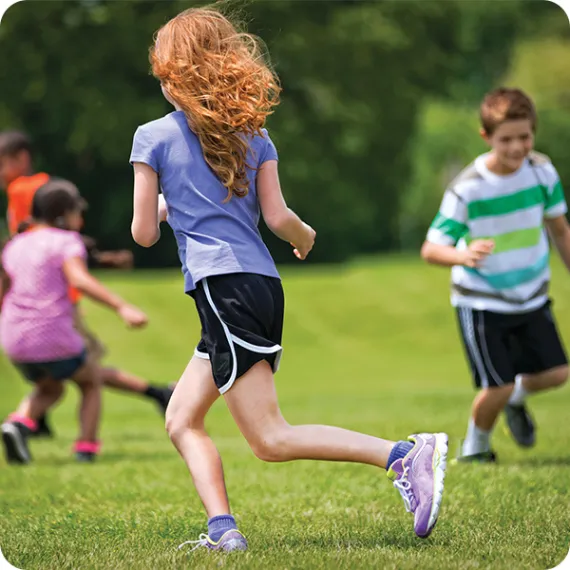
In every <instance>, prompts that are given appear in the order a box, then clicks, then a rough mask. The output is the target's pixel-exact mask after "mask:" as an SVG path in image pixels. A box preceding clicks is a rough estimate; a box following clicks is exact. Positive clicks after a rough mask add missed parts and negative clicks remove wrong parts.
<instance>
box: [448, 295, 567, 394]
mask: <svg viewBox="0 0 570 570" xmlns="http://www.w3.org/2000/svg"><path fill="white" fill-rule="evenodd" d="M550 304H551V302H550V301H547V302H546V304H545V305H543V306H542V307H540V308H539V309H536V310H534V311H530V312H528V313H519V314H506V313H494V312H491V311H478V310H475V309H469V308H466V307H459V308H457V318H458V322H459V329H460V331H461V337H462V340H463V346H464V348H465V352H466V355H467V359H468V361H469V365H470V367H471V372H472V375H473V380H474V381H475V385H476V386H477V387H478V388H492V387H497V386H503V385H505V384H510V383H512V382H514V380H515V376H516V375H517V374H524V373H527V374H532V373H537V372H544V371H546V370H549V369H551V368H555V367H557V366H564V365H566V364H568V360H567V358H566V353H565V350H564V347H563V345H562V341H561V339H560V335H559V334H558V330H557V328H556V323H555V321H554V316H553V315H552V311H551V308H550Z"/></svg>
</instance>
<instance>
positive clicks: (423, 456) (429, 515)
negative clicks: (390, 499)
mask: <svg viewBox="0 0 570 570" xmlns="http://www.w3.org/2000/svg"><path fill="white" fill-rule="evenodd" d="M408 439H409V440H410V441H413V442H414V444H415V445H414V447H413V448H412V450H411V451H410V452H409V453H408V455H406V456H405V457H404V458H403V459H397V460H396V461H394V463H392V465H391V466H390V469H389V470H388V477H389V478H390V479H391V480H392V481H393V482H394V487H396V489H398V491H399V492H400V495H402V498H403V499H404V503H405V505H406V511H408V512H409V513H414V531H415V533H416V534H417V535H418V536H419V537H420V538H427V537H428V536H429V535H430V533H431V531H432V530H433V527H434V526H435V523H436V522H437V517H438V515H439V507H440V506H441V499H442V496H443V480H444V479H445V468H446V467H447V434H445V433H435V434H431V433H420V434H414V435H410V436H409V437H408Z"/></svg>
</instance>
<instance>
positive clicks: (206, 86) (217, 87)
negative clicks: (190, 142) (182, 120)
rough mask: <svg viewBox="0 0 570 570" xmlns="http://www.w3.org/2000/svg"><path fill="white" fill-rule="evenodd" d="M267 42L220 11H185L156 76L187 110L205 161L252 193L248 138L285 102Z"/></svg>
mask: <svg viewBox="0 0 570 570" xmlns="http://www.w3.org/2000/svg"><path fill="white" fill-rule="evenodd" d="M262 45H263V44H262V43H261V41H260V40H259V39H258V38H256V37H255V36H253V35H251V34H248V33H244V32H240V31H239V30H238V29H237V28H236V26H235V25H234V24H233V23H232V22H231V21H230V20H229V19H228V18H227V17H225V16H224V15H223V14H221V13H220V12H218V11H217V10H216V9H213V8H191V9H189V10H186V11H184V12H182V13H180V14H178V16H176V17H175V18H173V19H172V20H170V21H169V22H168V23H166V24H165V25H164V26H163V27H162V28H160V30H158V32H157V33H156V37H155V41H154V45H153V46H152V47H151V49H150V62H151V65H152V73H153V75H154V76H155V77H156V78H157V79H158V80H159V81H160V83H161V85H162V87H163V89H164V90H165V91H166V93H167V94H168V95H169V96H170V98H171V99H172V100H173V101H174V102H175V103H176V104H177V105H178V106H179V107H180V109H182V111H184V113H185V115H186V118H187V119H188V122H189V124H190V128H191V129H192V131H193V132H194V133H195V134H196V135H197V136H198V138H199V140H200V144H201V146H202V151H203V153H204V158H205V159H206V162H207V163H208V165H209V166H210V168H211V169H212V170H213V171H214V172H215V174H216V175H217V176H218V178H219V179H220V180H221V182H222V184H223V185H224V186H225V187H226V188H227V190H228V195H227V197H226V201H227V200H229V199H231V197H232V196H238V197H243V196H246V195H247V193H248V189H249V181H248V178H247V171H246V169H247V164H246V161H247V151H248V148H249V144H248V137H251V136H253V135H256V134H258V135H261V128H262V127H263V125H264V124H265V120H266V118H267V116H268V115H270V114H271V113H272V112H273V111H272V109H273V107H275V106H276V105H277V104H278V103H279V92H280V91H281V88H280V86H279V79H278V77H277V75H276V74H275V73H274V71H273V70H272V69H271V67H270V64H269V62H268V59H267V58H266V55H265V51H264V49H263V48H262Z"/></svg>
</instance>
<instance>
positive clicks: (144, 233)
mask: <svg viewBox="0 0 570 570" xmlns="http://www.w3.org/2000/svg"><path fill="white" fill-rule="evenodd" d="M131 233H132V235H133V239H134V240H135V242H136V243H137V244H138V245H140V246H141V247H152V246H153V245H154V244H155V243H156V242H157V241H158V239H159V238H160V230H159V229H158V226H157V227H156V228H155V229H154V230H153V231H149V229H148V228H141V227H139V226H137V225H135V224H133V225H132V227H131Z"/></svg>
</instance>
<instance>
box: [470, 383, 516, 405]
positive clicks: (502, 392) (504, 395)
mask: <svg viewBox="0 0 570 570" xmlns="http://www.w3.org/2000/svg"><path fill="white" fill-rule="evenodd" d="M513 385H514V384H506V385H505V386H492V387H490V388H484V389H483V390H481V392H480V393H479V395H478V398H479V399H480V400H485V401H487V402H497V403H499V402H503V401H504V402H507V401H508V399H509V397H510V395H511V392H512V389H513Z"/></svg>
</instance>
